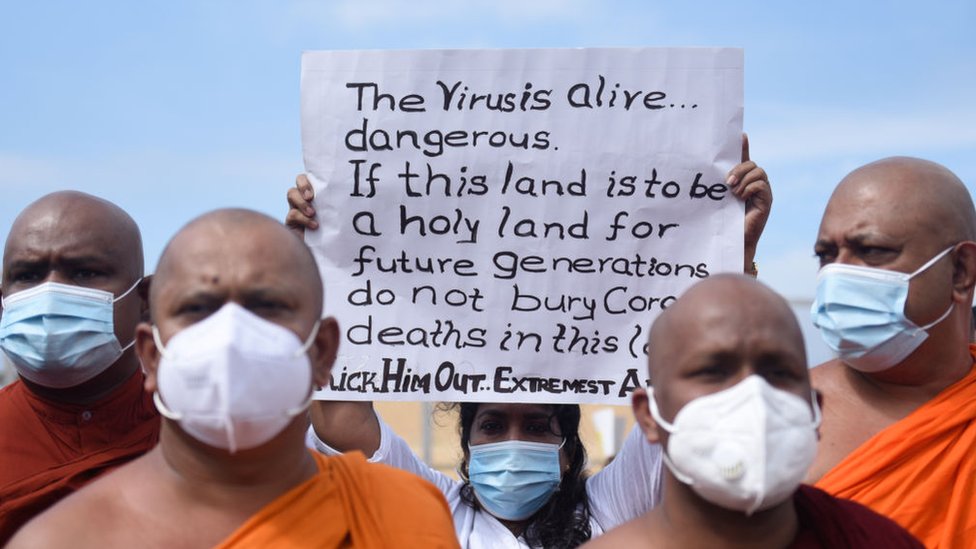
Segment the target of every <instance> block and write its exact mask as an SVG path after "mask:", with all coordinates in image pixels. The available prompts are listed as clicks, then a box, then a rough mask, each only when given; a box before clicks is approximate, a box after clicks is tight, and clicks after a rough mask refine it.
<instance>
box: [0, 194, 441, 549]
mask: <svg viewBox="0 0 976 549" xmlns="http://www.w3.org/2000/svg"><path fill="white" fill-rule="evenodd" d="M322 298H323V295H322V283H321V278H320V275H319V272H318V269H317V268H316V265H315V260H314V259H313V258H312V255H311V253H310V252H309V250H308V248H306V247H305V245H304V243H302V242H301V240H299V239H298V238H297V237H296V236H295V235H294V234H292V233H291V232H290V231H288V229H286V228H285V227H284V226H283V225H281V224H280V223H278V222H277V221H274V220H272V219H270V218H268V217H266V216H264V215H262V214H258V213H256V212H251V211H247V210H220V211H217V212H213V213H210V214H207V215H204V216H202V217H200V218H198V219H196V220H194V221H192V222H191V223H190V224H188V225H187V226H186V227H184V228H183V229H182V230H181V231H180V232H179V233H177V235H176V236H175V237H174V238H173V240H172V241H171V242H170V243H169V245H168V246H167V247H166V251H165V252H164V253H163V256H162V258H160V260H159V265H158V269H157V272H156V275H155V277H154V279H153V284H152V288H151V292H150V303H151V305H152V306H151V310H152V323H142V324H140V325H139V326H138V328H137V331H136V348H137V351H138V354H139V358H140V359H141V361H142V364H143V365H144V367H145V368H146V372H147V377H146V390H147V391H148V392H150V393H151V394H153V398H154V402H155V404H156V406H157V408H158V409H159V410H160V412H161V413H162V414H163V416H164V419H163V427H162V431H161V433H160V443H159V445H158V446H157V447H156V448H155V449H153V450H152V451H150V452H149V453H147V454H146V455H144V456H143V457H141V458H139V459H136V460H134V461H132V462H130V463H129V464H127V465H125V466H123V467H120V468H119V469H117V470H116V471H114V472H113V473H111V474H108V475H105V476H103V477H102V478H100V479H99V480H97V481H95V482H93V483H91V484H90V485H88V486H86V487H85V488H84V489H82V490H79V491H78V492H77V493H75V494H74V495H72V496H70V497H68V498H66V499H64V500H63V501H61V503H59V504H58V505H56V506H54V507H53V508H51V509H50V510H49V511H47V512H46V513H44V514H42V515H41V516H39V517H38V518H36V519H34V520H33V521H32V522H30V523H28V524H27V526H25V527H24V528H23V529H22V530H21V531H20V532H19V533H18V534H17V535H16V536H15V537H14V538H13V540H12V541H11V543H10V547H11V548H18V547H67V546H70V547H76V548H78V547H80V548H86V547H92V548H96V547H97V548H115V547H119V548H121V547H125V548H129V547H146V546H149V547H181V548H193V547H200V548H203V547H222V548H228V549H230V548H233V549H240V548H247V549H250V548H265V547H325V548H328V547H367V548H382V547H407V548H411V547H416V548H428V547H429V548H440V547H457V545H458V544H457V538H456V535H455V533H454V527H453V524H452V521H451V516H450V512H449V511H448V508H447V503H446V502H445V501H444V498H443V496H441V495H440V493H439V492H438V491H437V489H436V488H434V487H433V486H432V485H430V484H429V483H427V482H425V481H423V480H421V479H420V478H418V477H415V476H413V475H410V474H409V473H405V472H403V471H398V470H395V469H391V468H388V467H384V466H377V465H374V464H368V463H366V461H365V458H364V457H363V456H362V455H361V454H356V455H351V456H348V457H346V456H343V457H338V458H326V457H321V456H318V455H315V454H314V453H312V452H310V451H309V450H308V449H306V448H305V431H306V429H307V428H308V418H307V414H306V413H305V412H306V409H307V407H308V404H309V398H310V396H311V394H312V389H313V386H314V385H324V384H325V383H326V381H327V380H328V378H329V373H330V370H331V368H332V365H333V364H334V362H335V358H336V352H337V348H338V343H339V328H338V324H337V323H336V321H335V319H333V318H331V317H330V318H325V319H322Z"/></svg>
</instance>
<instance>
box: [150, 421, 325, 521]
mask: <svg viewBox="0 0 976 549" xmlns="http://www.w3.org/2000/svg"><path fill="white" fill-rule="evenodd" d="M296 423H298V424H300V423H301V422H300V421H296V422H292V424H291V425H289V426H288V427H286V428H285V431H283V432H282V433H281V434H279V435H278V436H277V437H275V438H274V439H273V440H272V441H271V442H269V443H267V444H264V445H262V446H260V447H258V448H254V449H249V450H241V451H238V452H236V453H234V454H231V453H229V452H227V451H225V450H221V449H218V448H212V447H209V446H206V445H204V444H203V443H201V442H199V441H197V440H195V439H193V438H192V437H191V436H190V435H188V434H186V433H185V432H183V431H182V430H180V429H179V427H177V426H176V425H174V423H173V422H172V421H170V420H164V422H163V427H162V430H161V432H160V436H159V446H158V450H159V452H158V453H159V459H161V462H162V465H163V466H164V467H165V468H166V469H168V471H169V472H170V473H171V474H172V475H173V477H172V478H174V481H175V482H176V483H177V484H178V486H179V487H180V488H182V489H186V490H188V491H189V492H191V493H192V495H193V497H194V498H196V499H197V500H199V501H207V500H210V501H214V502H218V503H221V502H228V501H229V502H234V501H235V500H236V499H238V498H241V497H242V496H243V497H245V498H247V497H251V498H252V499H254V500H256V501H258V502H264V501H268V500H270V499H273V498H274V497H276V496H278V495H280V494H283V493H284V492H286V491H287V490H289V489H291V488H293V487H295V486H297V485H299V484H301V483H302V482H304V481H306V480H308V479H309V478H311V477H312V476H314V475H315V474H316V473H317V471H318V467H317V465H316V463H315V460H314V459H313V458H312V456H311V454H309V452H308V450H307V449H306V448H305V444H304V433H305V428H304V426H302V425H297V426H296ZM296 427H297V428H296Z"/></svg>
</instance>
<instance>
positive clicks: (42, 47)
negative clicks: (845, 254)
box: [0, 0, 976, 298]
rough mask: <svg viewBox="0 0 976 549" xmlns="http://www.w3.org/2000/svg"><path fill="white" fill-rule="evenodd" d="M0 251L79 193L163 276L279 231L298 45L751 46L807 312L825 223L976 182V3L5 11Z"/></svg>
mask: <svg viewBox="0 0 976 549" xmlns="http://www.w3.org/2000/svg"><path fill="white" fill-rule="evenodd" d="M0 13H2V15H0V191H2V193H0V239H5V238H6V232H7V230H8V228H9V226H10V223H11V222H12V221H13V218H14V217H15V216H16V214H17V212H19V211H20V210H21V209H22V208H23V207H24V206H25V205H27V204H28V203H29V202H31V201H33V200H34V199H36V198H38V197H39V196H41V195H43V194H45V193H47V192H50V191H53V190H57V189H62V188H74V189H79V190H84V191H87V192H90V193H93V194H97V195H100V196H102V197H105V198H108V199H110V200H112V201H114V202H116V203H118V204H119V205H121V206H122V207H123V208H125V209H126V210H127V211H129V212H130V213H131V214H132V216H133V217H134V218H135V219H136V220H137V221H138V222H139V223H140V225H141V226H142V228H143V234H144V239H145V245H146V257H147V264H148V265H147V267H148V268H149V269H150V270H151V269H152V268H153V266H154V265H155V262H156V258H157V257H158V255H159V253H160V251H161V250H162V247H163V245H164V244H165V242H166V240H167V239H168V238H169V236H171V235H172V234H173V233H174V232H175V231H176V230H177V229H178V228H179V227H180V226H181V225H182V224H184V223H185V222H186V221H188V220H189V219H191V218H192V217H194V216H195V215H197V214H200V213H202V212H204V211H207V210H211V209H214V208H217V207H224V206H231V205H235V206H245V207H250V208H255V209H258V210H262V211H265V212H267V213H269V214H270V215H272V216H274V217H277V218H282V217H283V216H284V213H285V211H286V207H285V202H284V193H285V189H286V188H287V187H288V186H289V185H291V184H292V181H293V178H294V175H295V174H297V173H298V172H300V171H301V169H302V158H301V144H300V131H299V61H300V53H301V51H302V50H311V49H360V48H455V47H464V48H468V47H471V48H477V47H585V46H736V47H743V48H745V58H746V73H745V83H746V85H745V88H746V90H745V91H746V94H745V127H746V131H748V132H749V134H750V137H751V142H752V152H753V157H754V159H756V160H757V161H758V162H759V163H760V164H761V165H762V166H763V167H765V168H766V169H767V171H768V172H769V174H770V178H771V181H772V184H773V190H774V195H775V203H774V208H773V214H772V217H771V219H770V222H769V225H768V226H767V229H766V234H765V235H764V237H763V241H762V242H761V244H760V248H759V253H758V260H759V262H760V269H761V278H762V279H763V280H765V281H767V282H768V283H770V284H772V285H773V286H774V287H775V288H777V289H779V290H780V291H781V292H782V293H784V294H785V295H787V296H788V297H799V298H802V297H810V296H811V295H812V293H813V286H814V277H815V273H816V264H815V262H814V260H813V258H812V244H813V240H814V237H815V234H816V230H817V225H818V223H819V219H820V215H821V213H822V211H823V207H824V205H825V204H826V201H827V198H828V197H829V194H830V191H831V190H832V189H833V187H834V185H835V184H836V183H837V181H839V180H840V178H841V177H843V175H844V174H845V173H847V172H848V171H850V170H851V169H853V168H855V167H857V166H858V165H861V164H864V163H866V162H869V161H871V160H875V159H877V158H880V157H884V156H890V155H895V154H904V155H914V156H921V157H924V158H929V159H932V160H935V161H938V162H941V163H943V164H945V165H947V166H948V167H949V168H950V169H952V170H953V171H955V172H956V173H957V174H958V175H959V176H960V177H961V178H962V179H963V180H964V181H966V182H967V184H969V185H970V189H971V190H974V184H976V154H974V152H976V104H974V100H976V99H974V98H976V32H974V31H973V29H974V28H976V2H972V1H971V0H969V1H941V2H926V3H917V2H911V3H909V2H897V1H892V2H880V1H878V2H835V1H828V2H816V3H795V2H781V3H772V2H757V1H740V2H599V1H595V0H594V1H591V0H567V1H556V0H535V1H533V2H525V1H515V0H494V1H480V0H479V1H475V0H467V1H455V2H434V1H429V0H413V1H403V2H396V1H392V0H373V1H370V0H337V1H322V0H320V1H310V0H279V1H271V0H263V1H261V0H234V1H231V0H198V1H178V0H169V1H166V2H161V1H143V2H131V1H127V2H122V1H112V2H108V1H106V2H97V1H92V2H77V1H60V2H53V1H45V0H32V1H30V2H12V1H9V2H4V5H3V9H2V11H0Z"/></svg>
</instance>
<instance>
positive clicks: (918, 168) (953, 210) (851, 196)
mask: <svg viewBox="0 0 976 549" xmlns="http://www.w3.org/2000/svg"><path fill="white" fill-rule="evenodd" d="M865 200H873V201H878V202H880V203H881V204H883V206H884V208H885V210H886V211H887V215H888V216H890V217H891V218H893V219H897V220H900V221H902V222H904V221H905V220H911V221H912V222H913V223H915V225H913V228H914V229H915V230H917V231H920V232H921V231H926V232H929V233H930V234H933V235H937V236H938V237H940V238H941V239H942V240H944V241H945V242H946V243H950V242H953V243H954V242H960V241H966V240H976V209H974V208H973V201H972V198H971V197H970V194H969V190H968V189H967V188H966V186H965V185H964V184H963V182H962V181H960V180H959V178H958V177H956V175H955V174H954V173H952V172H951V171H949V169H948V168H946V167H945V166H942V165H941V164H937V163H935V162H930V161H928V160H922V159H920V158H910V157H901V156H899V157H891V158H884V159H882V160H878V161H876V162H872V163H870V164H867V165H865V166H862V167H860V168H858V169H856V170H854V171H853V172H851V173H850V174H848V176H847V177H845V178H844V179H843V180H842V181H841V182H840V184H839V185H838V186H837V188H836V189H835V190H834V193H833V195H831V197H830V203H828V206H827V207H828V210H829V209H830V208H831V205H832V204H834V203H835V202H845V203H851V202H863V201H865ZM825 215H826V214H825Z"/></svg>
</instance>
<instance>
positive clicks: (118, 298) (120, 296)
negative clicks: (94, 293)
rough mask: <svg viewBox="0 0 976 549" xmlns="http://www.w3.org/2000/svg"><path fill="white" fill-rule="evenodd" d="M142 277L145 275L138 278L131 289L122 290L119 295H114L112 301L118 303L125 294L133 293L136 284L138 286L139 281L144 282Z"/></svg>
mask: <svg viewBox="0 0 976 549" xmlns="http://www.w3.org/2000/svg"><path fill="white" fill-rule="evenodd" d="M142 279H143V277H141V276H140V277H139V279H138V280H136V282H135V284H133V285H132V286H129V289H128V290H126V291H124V292H122V294H120V295H119V297H113V298H112V303H116V302H117V301H119V300H120V299H123V298H124V297H125V296H127V295H129V294H131V293H132V290H135V289H136V286H138V285H139V283H140V282H142Z"/></svg>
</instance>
